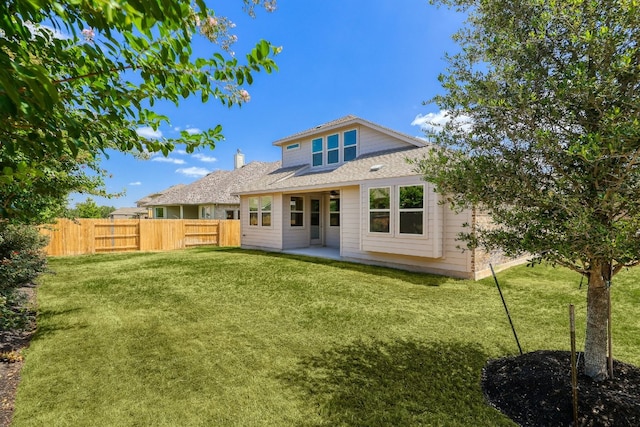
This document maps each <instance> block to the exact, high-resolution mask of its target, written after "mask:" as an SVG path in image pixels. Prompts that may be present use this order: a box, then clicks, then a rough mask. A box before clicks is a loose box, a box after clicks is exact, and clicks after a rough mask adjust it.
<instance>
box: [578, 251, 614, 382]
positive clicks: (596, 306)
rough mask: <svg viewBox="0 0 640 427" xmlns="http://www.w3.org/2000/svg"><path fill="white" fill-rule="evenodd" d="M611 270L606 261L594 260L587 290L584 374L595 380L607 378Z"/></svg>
mask: <svg viewBox="0 0 640 427" xmlns="http://www.w3.org/2000/svg"><path fill="white" fill-rule="evenodd" d="M610 275H611V271H610V267H609V264H608V263H606V262H594V263H592V264H591V271H590V273H589V287H588V290H587V332H586V340H585V344H584V369H585V374H586V375H588V376H590V377H591V378H593V379H594V380H595V381H602V380H605V379H607V378H608V373H607V347H608V345H607V322H608V308H609V298H608V297H609V286H608V281H609V280H610V277H609V276H610Z"/></svg>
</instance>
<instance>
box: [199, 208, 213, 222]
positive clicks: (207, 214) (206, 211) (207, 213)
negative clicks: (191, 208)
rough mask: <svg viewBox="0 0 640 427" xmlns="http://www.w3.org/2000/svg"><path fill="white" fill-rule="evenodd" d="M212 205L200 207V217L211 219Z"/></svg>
mask: <svg viewBox="0 0 640 427" xmlns="http://www.w3.org/2000/svg"><path fill="white" fill-rule="evenodd" d="M211 218H212V215H211V206H201V207H200V219H211Z"/></svg>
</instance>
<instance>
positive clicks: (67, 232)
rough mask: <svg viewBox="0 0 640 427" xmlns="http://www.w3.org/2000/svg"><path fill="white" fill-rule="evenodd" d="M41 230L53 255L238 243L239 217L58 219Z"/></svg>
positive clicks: (238, 244)
mask: <svg viewBox="0 0 640 427" xmlns="http://www.w3.org/2000/svg"><path fill="white" fill-rule="evenodd" d="M41 233H42V234H44V235H47V236H49V237H50V240H49V244H48V245H47V247H46V248H45V250H46V252H47V255H54V256H55V255H82V254H95V253H102V252H125V251H168V250H173V249H183V248H188V247H193V246H201V245H215V246H240V221H239V220H212V219H201V220H198V219H116V220H109V219H77V220H69V219H59V220H58V221H57V222H56V223H55V224H52V225H48V226H46V227H42V228H41Z"/></svg>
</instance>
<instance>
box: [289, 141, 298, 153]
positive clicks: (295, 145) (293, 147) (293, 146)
mask: <svg viewBox="0 0 640 427" xmlns="http://www.w3.org/2000/svg"><path fill="white" fill-rule="evenodd" d="M298 148H300V143H297V142H296V143H295V144H289V145H287V147H286V149H287V151H291V150H297V149H298Z"/></svg>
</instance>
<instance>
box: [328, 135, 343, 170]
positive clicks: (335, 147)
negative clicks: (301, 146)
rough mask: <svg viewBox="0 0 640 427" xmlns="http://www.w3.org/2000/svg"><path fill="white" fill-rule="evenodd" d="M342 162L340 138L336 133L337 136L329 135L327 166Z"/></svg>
mask: <svg viewBox="0 0 640 427" xmlns="http://www.w3.org/2000/svg"><path fill="white" fill-rule="evenodd" d="M339 161H340V137H339V136H338V134H337V133H336V134H335V135H329V136H328V137H327V164H328V165H331V164H335V163H338V162H339Z"/></svg>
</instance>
